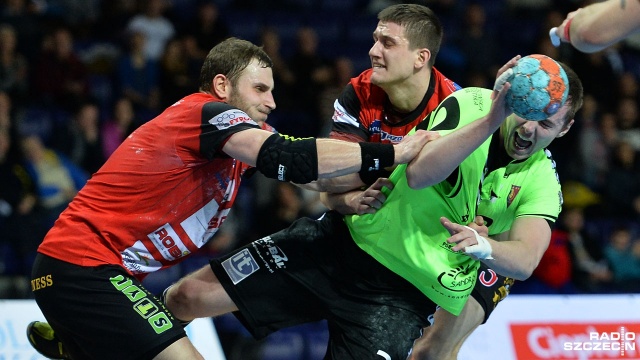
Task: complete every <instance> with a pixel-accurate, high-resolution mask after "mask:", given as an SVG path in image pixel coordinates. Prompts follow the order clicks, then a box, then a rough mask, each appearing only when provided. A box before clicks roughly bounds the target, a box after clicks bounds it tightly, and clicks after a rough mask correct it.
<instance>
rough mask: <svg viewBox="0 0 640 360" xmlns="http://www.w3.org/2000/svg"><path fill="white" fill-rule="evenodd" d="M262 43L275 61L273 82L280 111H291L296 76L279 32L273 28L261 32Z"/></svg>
mask: <svg viewBox="0 0 640 360" xmlns="http://www.w3.org/2000/svg"><path fill="white" fill-rule="evenodd" d="M260 43H261V45H262V47H263V49H264V51H265V52H266V53H267V54H268V55H269V57H270V58H271V60H273V81H274V84H275V88H276V89H278V91H276V92H275V93H274V94H273V96H274V98H275V101H276V104H278V109H279V110H282V109H285V110H290V109H291V108H292V107H293V103H294V100H293V89H292V88H293V84H294V82H295V76H294V74H293V72H292V71H291V69H290V68H289V64H287V60H286V59H285V56H284V54H282V47H281V45H282V44H281V42H280V35H279V34H278V31H277V30H276V29H274V28H272V27H265V28H263V29H262V31H261V32H260Z"/></svg>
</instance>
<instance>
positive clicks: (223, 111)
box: [200, 102, 260, 160]
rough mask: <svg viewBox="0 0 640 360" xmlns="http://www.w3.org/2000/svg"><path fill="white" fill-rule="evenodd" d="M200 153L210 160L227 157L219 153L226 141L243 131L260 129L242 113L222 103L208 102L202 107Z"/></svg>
mask: <svg viewBox="0 0 640 360" xmlns="http://www.w3.org/2000/svg"><path fill="white" fill-rule="evenodd" d="M200 128H201V132H200V152H201V153H202V155H203V156H204V157H206V158H207V159H209V160H211V159H213V158H214V157H215V156H227V155H226V154H224V153H222V152H221V149H222V146H223V145H224V143H225V142H226V141H227V139H228V138H229V137H230V136H231V135H233V134H235V133H237V132H239V131H243V130H247V129H260V126H259V125H258V124H257V123H256V122H255V121H253V119H251V118H250V117H249V115H247V114H246V113H245V112H244V111H242V110H240V109H238V108H236V107H233V106H231V105H229V104H227V103H223V102H209V103H207V104H205V105H204V106H203V107H202V114H201V125H200Z"/></svg>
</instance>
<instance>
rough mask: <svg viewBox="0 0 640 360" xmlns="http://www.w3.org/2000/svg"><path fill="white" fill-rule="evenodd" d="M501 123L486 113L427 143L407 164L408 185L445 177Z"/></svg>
mask: <svg viewBox="0 0 640 360" xmlns="http://www.w3.org/2000/svg"><path fill="white" fill-rule="evenodd" d="M500 123H501V121H492V120H491V119H489V118H488V117H485V118H483V119H481V120H477V121H474V122H472V123H470V124H468V125H466V126H464V127H462V128H460V129H458V130H456V131H454V132H452V133H450V134H448V135H446V136H443V137H441V138H439V139H436V140H434V141H431V142H429V143H427V145H425V147H424V148H423V149H422V151H421V152H420V153H419V154H418V156H416V158H415V159H414V160H412V161H411V162H410V163H409V165H408V166H407V181H408V183H409V186H410V187H412V188H414V189H421V188H425V187H428V186H432V185H435V184H437V183H439V182H441V181H443V180H445V179H446V178H447V177H448V176H449V175H450V174H451V173H452V172H453V170H455V169H456V168H457V167H458V166H459V165H460V163H462V161H463V160H464V159H466V158H467V157H468V156H469V155H470V154H471V153H472V152H473V151H474V150H476V149H477V148H478V147H479V146H480V145H482V143H484V141H485V140H487V138H488V137H489V136H490V135H491V134H493V133H494V132H495V131H496V130H497V129H498V128H499V126H500Z"/></svg>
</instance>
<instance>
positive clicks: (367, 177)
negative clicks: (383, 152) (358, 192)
mask: <svg viewBox="0 0 640 360" xmlns="http://www.w3.org/2000/svg"><path fill="white" fill-rule="evenodd" d="M358 175H359V176H360V180H362V182H363V183H364V184H365V185H367V186H371V185H372V184H373V183H374V182H376V180H378V179H379V178H388V177H389V175H391V171H389V170H387V169H382V170H378V171H360V172H359V173H358Z"/></svg>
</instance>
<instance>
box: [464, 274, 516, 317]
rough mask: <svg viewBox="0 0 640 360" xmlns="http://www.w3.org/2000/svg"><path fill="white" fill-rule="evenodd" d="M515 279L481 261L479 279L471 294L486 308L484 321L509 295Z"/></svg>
mask: <svg viewBox="0 0 640 360" xmlns="http://www.w3.org/2000/svg"><path fill="white" fill-rule="evenodd" d="M513 283H514V280H513V279H512V278H509V277H505V276H502V275H498V274H497V273H496V272H495V271H493V270H491V269H490V268H489V267H488V266H487V265H485V264H484V263H480V268H478V279H477V280H476V285H475V286H474V287H473V291H472V292H471V296H472V297H473V298H474V299H476V301H477V302H478V303H479V304H480V306H482V308H483V309H484V321H483V322H482V323H483V324H484V323H486V322H487V319H489V316H490V315H491V313H492V312H493V310H494V309H495V308H496V306H498V303H499V302H500V301H502V300H503V299H504V298H506V297H507V295H509V292H510V291H511V287H512V286H513Z"/></svg>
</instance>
